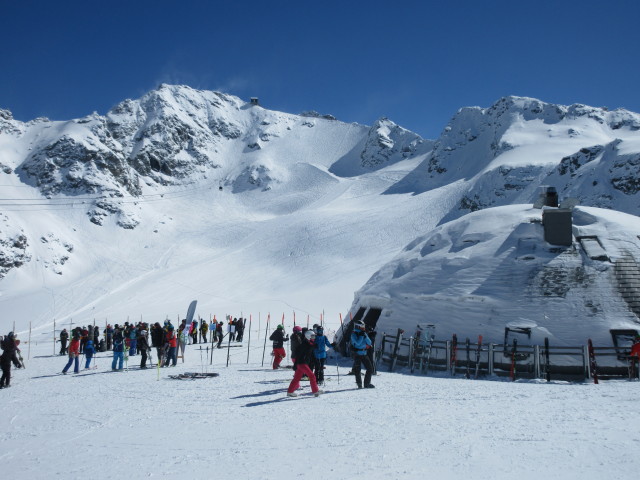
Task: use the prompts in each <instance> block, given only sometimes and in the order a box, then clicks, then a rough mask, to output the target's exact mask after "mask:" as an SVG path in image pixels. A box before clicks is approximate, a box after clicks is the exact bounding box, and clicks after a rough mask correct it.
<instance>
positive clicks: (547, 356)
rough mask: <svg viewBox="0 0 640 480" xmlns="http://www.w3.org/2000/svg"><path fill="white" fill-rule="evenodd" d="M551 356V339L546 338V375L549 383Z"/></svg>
mask: <svg viewBox="0 0 640 480" xmlns="http://www.w3.org/2000/svg"><path fill="white" fill-rule="evenodd" d="M550 368H551V354H550V353H549V337H544V373H545V376H546V378H547V382H550V381H551V371H550Z"/></svg>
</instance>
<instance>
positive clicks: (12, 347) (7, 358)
mask: <svg viewBox="0 0 640 480" xmlns="http://www.w3.org/2000/svg"><path fill="white" fill-rule="evenodd" d="M17 342H18V341H17V340H16V339H15V338H14V336H13V332H9V333H8V334H7V336H6V337H4V338H3V339H2V343H0V347H2V355H0V367H1V368H2V377H0V388H6V387H9V386H10V385H9V384H10V382H11V363H13V365H14V366H15V368H21V367H22V364H21V363H20V361H19V360H18V357H17V356H16V352H17V350H18V345H17Z"/></svg>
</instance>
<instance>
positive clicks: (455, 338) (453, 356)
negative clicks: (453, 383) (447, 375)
mask: <svg viewBox="0 0 640 480" xmlns="http://www.w3.org/2000/svg"><path fill="white" fill-rule="evenodd" d="M457 357H458V336H457V335H456V334H455V333H454V334H453V337H452V339H451V375H455V374H456V362H457V361H458V358H457Z"/></svg>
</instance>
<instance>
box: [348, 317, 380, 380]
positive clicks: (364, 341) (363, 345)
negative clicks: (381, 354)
mask: <svg viewBox="0 0 640 480" xmlns="http://www.w3.org/2000/svg"><path fill="white" fill-rule="evenodd" d="M365 329H366V327H365V325H364V322H362V321H359V322H356V323H355V324H354V326H353V332H352V333H351V351H352V352H353V368H352V370H353V373H354V374H355V377H356V384H357V385H358V388H362V376H361V374H360V370H361V368H362V365H364V367H365V370H366V371H365V374H364V388H375V387H374V386H373V385H372V384H371V375H372V374H373V365H371V360H370V359H369V356H368V355H367V351H368V350H369V349H371V348H373V344H372V343H371V339H370V338H369V337H368V336H367V332H366V331H365Z"/></svg>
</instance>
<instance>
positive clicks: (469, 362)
mask: <svg viewBox="0 0 640 480" xmlns="http://www.w3.org/2000/svg"><path fill="white" fill-rule="evenodd" d="M465 343H466V349H467V371H466V373H465V377H466V378H471V340H469V338H468V337H467V340H466V342H465Z"/></svg>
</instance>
